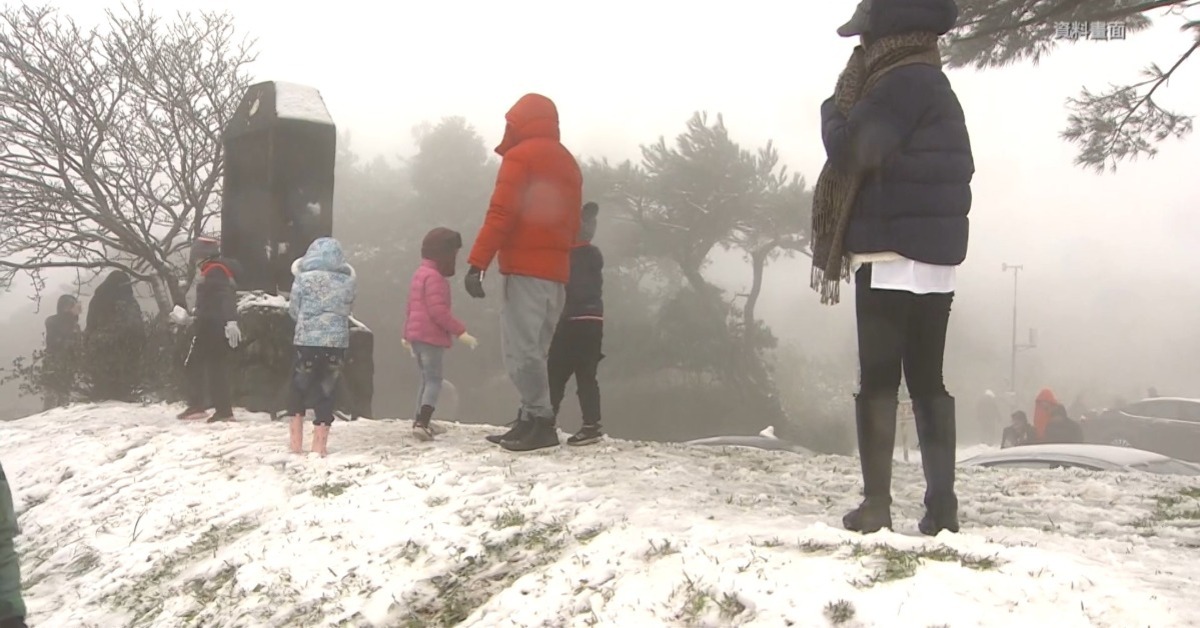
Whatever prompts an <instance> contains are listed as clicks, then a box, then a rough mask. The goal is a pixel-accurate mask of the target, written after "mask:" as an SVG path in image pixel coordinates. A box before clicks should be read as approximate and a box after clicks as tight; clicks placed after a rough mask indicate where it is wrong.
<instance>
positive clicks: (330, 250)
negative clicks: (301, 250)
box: [292, 238, 354, 276]
mask: <svg viewBox="0 0 1200 628" xmlns="http://www.w3.org/2000/svg"><path fill="white" fill-rule="evenodd" d="M312 271H325V272H329V273H340V274H343V275H351V276H353V275H354V269H353V268H352V267H351V266H350V264H349V263H348V262H346V254H345V253H343V252H342V243H341V242H338V241H337V240H335V239H333V238H317V239H316V240H313V243H312V244H310V245H309V246H308V251H307V252H306V253H305V254H304V257H301V258H300V259H298V260H296V261H295V262H292V275H299V274H300V273H307V272H312Z"/></svg>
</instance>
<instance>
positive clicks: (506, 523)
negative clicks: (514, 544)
mask: <svg viewBox="0 0 1200 628" xmlns="http://www.w3.org/2000/svg"><path fill="white" fill-rule="evenodd" d="M523 525H525V513H523V512H521V511H520V510H517V509H516V508H509V509H508V510H505V511H504V512H502V513H500V514H498V515H496V518H495V519H494V520H493V521H492V529H494V530H503V529H504V528H515V527H517V526H523Z"/></svg>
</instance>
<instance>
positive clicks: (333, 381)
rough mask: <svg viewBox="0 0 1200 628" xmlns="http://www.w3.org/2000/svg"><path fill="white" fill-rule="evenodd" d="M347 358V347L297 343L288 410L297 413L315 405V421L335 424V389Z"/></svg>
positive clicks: (321, 423) (319, 423) (323, 423)
mask: <svg viewBox="0 0 1200 628" xmlns="http://www.w3.org/2000/svg"><path fill="white" fill-rule="evenodd" d="M345 358H346V350H345V349H334V348H331V347H296V358H295V362H293V364H292V390H291V395H290V396H289V397H288V413H289V414H291V415H292V416H296V415H299V414H304V411H305V410H307V409H308V408H312V409H313V414H315V415H316V418H315V419H314V420H313V425H333V408H334V400H335V393H336V392H337V385H338V380H339V379H341V376H342V364H343V362H344V361H345Z"/></svg>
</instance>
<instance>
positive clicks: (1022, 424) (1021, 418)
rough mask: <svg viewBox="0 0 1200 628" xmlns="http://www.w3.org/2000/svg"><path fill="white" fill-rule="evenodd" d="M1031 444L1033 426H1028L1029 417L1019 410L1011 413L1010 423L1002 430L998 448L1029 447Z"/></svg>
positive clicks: (1032, 440)
mask: <svg viewBox="0 0 1200 628" xmlns="http://www.w3.org/2000/svg"><path fill="white" fill-rule="evenodd" d="M1033 442H1034V434H1033V426H1032V425H1030V424H1029V416H1028V415H1026V414H1025V413H1024V412H1023V411H1021V410H1017V411H1016V412H1014V413H1012V423H1010V424H1009V426H1008V427H1006V428H1004V433H1003V434H1001V436H1000V448H1001V449H1008V448H1009V447H1020V446H1022V445H1031V444H1033Z"/></svg>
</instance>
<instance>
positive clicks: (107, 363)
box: [84, 270, 145, 402]
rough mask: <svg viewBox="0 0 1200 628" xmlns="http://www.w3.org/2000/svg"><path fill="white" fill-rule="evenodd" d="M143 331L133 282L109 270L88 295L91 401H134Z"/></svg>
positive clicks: (122, 274) (138, 377)
mask: <svg viewBox="0 0 1200 628" xmlns="http://www.w3.org/2000/svg"><path fill="white" fill-rule="evenodd" d="M144 332H145V329H144V327H143V321H142V308H141V306H139V305H138V302H137V296H136V295H135V294H134V293H133V279H131V278H130V277H129V274H128V273H126V272H125V271H123V270H114V271H112V272H111V273H109V274H108V276H107V277H105V278H104V281H103V282H101V283H100V285H99V286H98V287H97V288H96V293H95V294H94V295H93V296H92V301H91V303H90V304H89V305H88V313H87V329H86V330H85V331H84V335H85V337H86V340H87V348H88V355H87V363H88V370H89V372H90V374H91V380H92V388H93V396H94V397H95V398H97V399H106V400H114V401H127V402H128V401H134V400H135V398H136V396H137V388H138V380H139V379H140V376H141V373H140V371H139V366H140V364H141V351H142V341H143V338H144V335H145V333H144Z"/></svg>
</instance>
